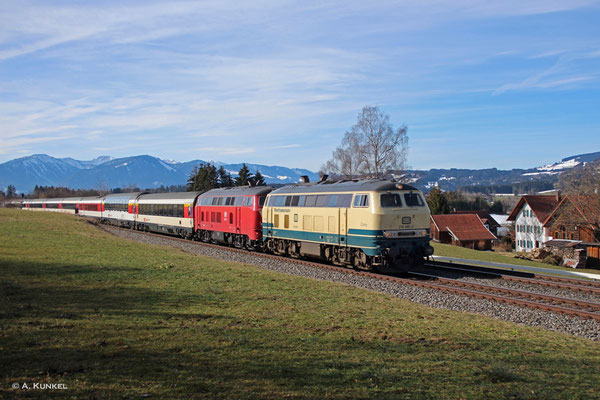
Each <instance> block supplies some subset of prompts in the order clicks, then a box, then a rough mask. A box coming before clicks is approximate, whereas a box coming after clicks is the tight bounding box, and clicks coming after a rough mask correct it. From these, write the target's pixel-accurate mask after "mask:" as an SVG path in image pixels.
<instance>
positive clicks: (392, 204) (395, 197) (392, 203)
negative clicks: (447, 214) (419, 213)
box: [380, 193, 425, 208]
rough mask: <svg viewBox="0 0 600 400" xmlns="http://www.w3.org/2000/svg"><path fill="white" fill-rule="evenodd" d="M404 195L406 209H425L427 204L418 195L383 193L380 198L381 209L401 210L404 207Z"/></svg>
mask: <svg viewBox="0 0 600 400" xmlns="http://www.w3.org/2000/svg"><path fill="white" fill-rule="evenodd" d="M403 195H404V205H405V206H406V207H424V206H425V202H424V201H423V198H422V197H421V195H419V194H418V193H404V194H402V193H382V194H381V197H380V201H381V207H384V208H400V207H402V196H403Z"/></svg>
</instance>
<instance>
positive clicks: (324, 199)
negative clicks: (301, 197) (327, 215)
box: [316, 194, 329, 207]
mask: <svg viewBox="0 0 600 400" xmlns="http://www.w3.org/2000/svg"><path fill="white" fill-rule="evenodd" d="M328 205H329V195H327V194H320V195H318V196H317V204H316V207H327V206H328Z"/></svg>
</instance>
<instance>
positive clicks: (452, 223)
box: [431, 214, 496, 241]
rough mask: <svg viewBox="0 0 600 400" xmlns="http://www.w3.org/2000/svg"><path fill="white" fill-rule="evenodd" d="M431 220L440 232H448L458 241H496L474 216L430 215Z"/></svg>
mask: <svg viewBox="0 0 600 400" xmlns="http://www.w3.org/2000/svg"><path fill="white" fill-rule="evenodd" d="M431 219H432V220H433V223H434V224H435V225H436V226H437V227H438V229H439V230H440V231H448V232H450V233H451V234H452V236H454V237H455V238H456V239H457V240H460V241H465V240H494V239H496V236H494V235H493V234H492V232H490V231H489V230H488V229H487V228H486V227H485V226H484V225H483V222H481V219H480V218H479V217H478V216H477V215H476V214H444V215H432V216H431Z"/></svg>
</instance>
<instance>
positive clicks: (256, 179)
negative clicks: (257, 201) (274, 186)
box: [254, 170, 267, 186]
mask: <svg viewBox="0 0 600 400" xmlns="http://www.w3.org/2000/svg"><path fill="white" fill-rule="evenodd" d="M254 182H255V185H256V186H264V185H266V184H267V183H266V182H265V178H264V177H263V176H262V174H261V173H260V171H258V170H257V171H256V175H254Z"/></svg>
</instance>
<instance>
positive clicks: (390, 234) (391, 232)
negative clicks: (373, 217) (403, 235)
mask: <svg viewBox="0 0 600 400" xmlns="http://www.w3.org/2000/svg"><path fill="white" fill-rule="evenodd" d="M395 234H396V232H394V231H383V236H385V237H386V238H388V239H389V238H391V237H393V236H394V235H395Z"/></svg>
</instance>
